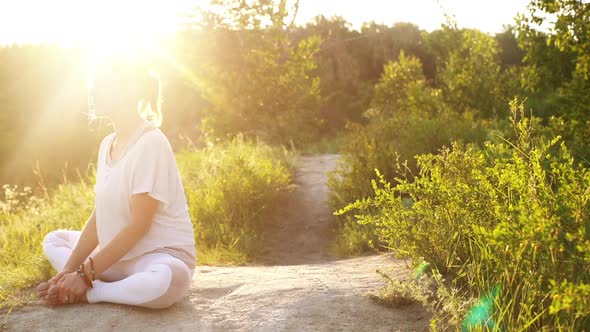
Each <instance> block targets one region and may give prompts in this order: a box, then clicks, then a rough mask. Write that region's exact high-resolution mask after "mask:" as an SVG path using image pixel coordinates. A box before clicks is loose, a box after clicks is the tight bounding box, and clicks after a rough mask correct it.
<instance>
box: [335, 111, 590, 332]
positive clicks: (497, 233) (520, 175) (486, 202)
mask: <svg viewBox="0 0 590 332" xmlns="http://www.w3.org/2000/svg"><path fill="white" fill-rule="evenodd" d="M510 106H511V113H512V123H513V128H514V130H515V133H516V134H515V137H516V138H515V140H514V141H505V140H503V139H502V138H499V139H497V140H495V141H488V142H486V143H485V147H484V148H483V149H479V148H477V147H476V146H474V145H469V146H465V145H463V144H459V143H454V144H453V146H452V148H444V149H442V150H441V151H440V153H438V154H425V155H421V156H419V157H418V158H417V159H418V165H419V168H420V172H419V176H417V177H415V178H414V177H412V178H403V177H401V178H397V179H396V181H397V184H395V185H392V184H391V183H390V182H389V181H387V180H386V179H385V178H384V177H383V176H382V175H381V174H379V172H377V173H378V176H379V183H380V185H378V184H377V182H376V181H374V180H373V182H372V187H373V191H374V197H371V198H366V199H362V200H357V201H355V202H354V203H351V204H349V205H348V206H346V207H345V208H344V209H342V210H340V211H339V212H338V213H339V214H343V213H349V212H352V211H356V213H357V215H356V217H357V218H358V223H360V224H369V225H373V227H375V228H376V232H377V234H378V236H379V239H380V240H381V241H384V242H385V243H387V244H388V245H389V246H390V247H395V248H397V250H398V251H399V253H400V254H405V255H406V256H409V257H411V258H413V259H414V260H415V261H416V262H422V261H423V260H426V261H427V262H429V263H430V264H431V266H433V267H434V268H435V269H436V270H439V271H441V272H442V273H443V274H444V275H446V276H448V277H449V278H450V280H451V285H452V286H453V287H456V288H459V289H462V290H465V293H466V294H467V295H468V296H470V297H485V296H488V297H489V295H486V294H490V292H491V290H492V289H497V290H499V291H498V295H497V296H496V297H494V298H493V301H490V302H491V306H492V310H491V314H492V315H491V321H492V322H493V324H492V326H494V328H497V329H500V330H504V331H516V330H523V329H526V330H534V331H538V330H567V331H571V330H576V331H577V330H583V328H584V327H588V326H589V324H590V310H589V309H588V308H589V306H588V298H589V297H588V295H589V294H590V291H589V289H590V264H589V263H590V223H589V217H590V210H589V208H590V203H589V201H590V190H589V189H588V188H590V172H589V171H588V169H587V168H584V167H582V166H581V165H579V164H576V163H575V162H574V159H573V158H572V156H571V155H570V153H569V151H568V149H567V148H566V146H565V144H563V142H562V143H561V144H559V145H558V142H559V139H560V138H559V137H556V138H553V139H551V140H548V139H546V138H545V137H543V136H540V135H537V134H536V133H535V132H534V131H533V130H532V126H531V121H530V120H529V119H527V118H525V117H524V107H523V105H522V104H520V106H519V105H518V103H517V101H516V100H514V101H513V102H511V105H510ZM406 196H409V197H410V198H411V200H412V202H413V204H411V205H408V204H407V203H406V202H405V201H404V198H403V197H406ZM488 326H490V325H488Z"/></svg>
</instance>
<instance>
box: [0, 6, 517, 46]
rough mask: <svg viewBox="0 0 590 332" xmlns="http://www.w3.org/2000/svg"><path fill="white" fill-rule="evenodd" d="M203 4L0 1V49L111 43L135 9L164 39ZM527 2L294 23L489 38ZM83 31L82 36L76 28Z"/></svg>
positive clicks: (374, 11) (370, 10) (391, 9)
mask: <svg viewBox="0 0 590 332" xmlns="http://www.w3.org/2000/svg"><path fill="white" fill-rule="evenodd" d="M205 2H207V0H167V1H164V0H151V1H150V0H142V1H139V0H19V1H10V0H0V44H11V43H15V42H16V43H19V44H23V43H38V42H50V43H52V42H57V43H61V42H63V41H64V40H77V39H82V38H85V36H86V35H88V34H89V33H92V32H93V31H98V30H99V29H97V27H101V29H102V30H104V29H107V30H109V29H110V30H109V31H108V32H109V35H108V36H110V37H116V36H117V35H119V34H121V33H122V32H123V31H124V32H129V31H127V30H128V29H129V24H128V20H126V19H125V17H128V16H129V15H133V13H134V12H135V10H136V9H137V8H138V7H139V6H141V8H145V7H149V10H148V14H147V15H143V16H144V17H143V21H142V24H144V25H145V26H148V27H153V28H154V29H156V30H158V31H160V32H162V31H166V32H167V33H168V32H169V31H170V30H171V26H173V24H172V23H171V22H170V19H171V17H172V16H174V13H175V11H178V10H181V9H182V8H187V6H190V5H193V4H199V3H201V4H202V3H205ZM528 2H529V0H494V1H491V0H406V1H402V0H300V9H299V13H298V16H297V20H296V23H297V24H305V23H306V22H309V21H310V20H311V19H312V18H313V17H315V16H317V15H324V16H327V17H331V16H335V15H338V16H342V17H343V18H344V19H346V20H347V21H349V22H351V24H352V28H354V29H359V28H360V27H361V25H362V23H363V22H368V21H375V22H377V23H384V24H388V25H391V24H393V23H395V22H412V23H415V24H417V25H418V26H419V27H420V28H421V29H425V30H427V31H432V30H434V29H437V28H439V27H440V25H441V23H443V22H444V21H445V18H444V11H446V12H448V13H451V14H453V15H454V16H455V17H456V19H457V23H458V25H459V27H467V28H477V29H480V30H482V31H484V32H488V33H495V32H500V31H502V25H504V24H510V23H513V22H514V19H513V18H514V16H515V15H516V13H517V12H524V11H525V10H526V5H527V3H528ZM441 6H442V8H441ZM97 8H98V9H97ZM443 9H444V10H443ZM114 12H119V13H120V15H119V18H121V19H120V20H119V21H117V18H115V19H112V18H110V17H109V18H108V19H103V17H106V16H108V15H111V14H113V13H114ZM88 22H92V23H91V24H89V23H88ZM83 26H86V27H87V30H88V31H85V30H84V29H83V28H80V27H83ZM88 26H90V28H88ZM144 28H145V27H144ZM92 29H94V30H92ZM102 30H101V32H102ZM144 31H145V29H144ZM110 37H109V38H110Z"/></svg>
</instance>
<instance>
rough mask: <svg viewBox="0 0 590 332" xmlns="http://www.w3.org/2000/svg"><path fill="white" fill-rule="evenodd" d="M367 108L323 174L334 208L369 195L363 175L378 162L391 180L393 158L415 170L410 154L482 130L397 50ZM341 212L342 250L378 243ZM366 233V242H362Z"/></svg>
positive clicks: (472, 137)
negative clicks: (329, 169) (454, 109)
mask: <svg viewBox="0 0 590 332" xmlns="http://www.w3.org/2000/svg"><path fill="white" fill-rule="evenodd" d="M371 106H372V107H371V109H370V110H368V111H367V112H366V113H365V116H367V117H368V118H369V120H370V122H369V124H368V125H366V126H361V125H359V124H351V125H349V128H350V129H351V134H350V140H349V144H348V145H346V146H345V147H344V149H343V152H344V153H343V158H342V162H341V164H340V165H339V166H338V167H337V169H336V170H335V171H334V172H332V173H331V174H330V175H329V182H328V184H329V186H330V188H331V189H332V191H331V192H332V193H331V197H330V205H331V207H332V208H334V209H335V210H336V209H340V208H342V207H343V206H344V205H346V204H347V203H348V202H350V201H353V200H355V199H357V198H363V197H368V196H370V195H371V193H372V190H371V185H370V182H369V181H367V180H369V179H372V178H374V169H375V168H378V169H379V170H380V171H381V172H382V174H383V176H384V178H385V179H388V180H389V181H393V180H394V176H395V171H396V162H397V161H399V162H401V163H406V167H407V168H408V169H409V170H410V171H411V172H412V173H417V172H418V165H417V164H416V162H415V160H414V156H415V155H419V154H424V153H434V152H436V151H437V150H438V149H439V148H441V147H443V146H446V145H450V143H451V141H453V140H462V141H466V142H481V141H483V140H484V139H485V135H486V130H485V129H484V125H483V124H482V122H481V121H477V120H475V119H473V118H472V117H471V116H470V114H469V113H463V114H458V113H457V112H451V111H450V110H448V109H447V106H446V105H445V104H444V102H443V99H442V96H441V91H440V90H438V89H433V88H430V87H429V86H427V85H426V82H425V79H424V75H423V74H422V64H421V63H420V61H419V60H418V59H416V58H413V57H406V56H405V55H404V54H403V52H402V53H401V54H400V57H399V60H398V61H396V62H390V63H388V64H387V65H386V67H385V70H384V73H383V75H382V77H381V80H380V81H379V83H378V84H377V85H376V87H375V98H374V99H373V101H372V103H371ZM350 222H351V219H350V218H349V217H347V216H343V217H342V218H340V222H339V223H338V225H337V228H338V234H339V235H338V237H337V240H336V246H337V248H338V251H339V252H340V253H342V254H347V253H348V254H352V253H361V252H363V251H366V250H367V249H369V248H370V247H374V245H375V244H378V245H383V244H382V243H378V242H379V241H378V240H377V237H376V236H375V233H374V232H373V230H372V228H371V226H369V225H350ZM363 239H366V240H367V241H368V242H363Z"/></svg>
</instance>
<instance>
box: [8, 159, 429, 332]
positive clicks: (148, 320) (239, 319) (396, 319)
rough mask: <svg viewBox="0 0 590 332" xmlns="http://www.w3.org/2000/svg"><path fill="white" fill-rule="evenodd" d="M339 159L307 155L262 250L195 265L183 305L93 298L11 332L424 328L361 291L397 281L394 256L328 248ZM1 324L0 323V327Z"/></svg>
mask: <svg viewBox="0 0 590 332" xmlns="http://www.w3.org/2000/svg"><path fill="white" fill-rule="evenodd" d="M337 160H338V156H337V155H317V156H304V157H301V158H300V160H299V166H298V170H297V173H296V177H295V182H296V184H297V185H298V187H297V188H296V190H295V191H294V193H293V196H292V199H290V200H289V203H288V204H287V205H288V208H286V209H285V214H284V215H279V216H277V220H276V225H277V226H276V227H275V228H274V229H272V230H271V233H270V234H271V235H272V241H271V245H270V248H269V249H270V250H269V252H268V254H267V255H265V256H264V257H262V258H260V259H259V260H258V261H257V262H256V263H255V264H251V265H249V266H241V267H214V266H197V269H196V270H195V275H194V278H193V286H192V288H191V290H190V291H189V294H188V296H186V297H185V298H184V300H182V301H181V302H179V303H177V304H175V305H174V306H172V307H170V308H168V309H164V310H150V309H144V308H139V307H131V306H123V305H115V304H107V303H98V304H92V305H69V306H64V307H61V308H48V307H45V306H43V305H39V304H32V305H27V306H25V307H22V308H20V309H18V310H16V311H15V312H13V313H12V314H11V315H10V316H9V318H8V321H7V323H6V324H5V325H4V327H3V328H0V329H5V330H9V331H12V330H14V331H80V330H83V331H136V330H141V331H160V330H165V331H227V330H245V331H426V330H428V315H427V314H426V313H425V312H424V311H423V310H422V308H420V307H407V308H403V309H398V310H394V309H390V308H385V307H383V306H380V305H377V304H375V303H374V302H372V301H371V300H370V299H369V298H367V297H366V296H363V294H365V293H366V292H370V291H375V290H378V289H380V288H381V287H382V286H383V285H384V282H383V281H382V279H381V276H379V275H378V274H377V273H375V270H376V269H377V268H380V269H383V270H386V271H389V272H390V274H391V275H394V276H399V277H403V276H405V275H407V273H408V272H409V271H407V270H405V269H404V268H403V264H402V262H400V261H397V260H396V259H394V258H393V257H392V256H391V255H388V254H382V255H373V256H365V257H356V258H350V259H338V258H337V257H334V256H333V255H331V254H330V253H329V250H328V249H327V246H326V244H327V243H328V242H329V240H330V237H331V236H332V234H331V231H330V229H331V228H330V223H331V222H332V221H333V219H332V216H331V214H330V210H329V209H328V207H327V206H326V204H325V203H326V199H327V189H328V188H327V186H326V172H327V171H329V170H330V169H332V168H333V167H334V165H335V163H336V161H337ZM1 325H2V324H1V321H0V326H1Z"/></svg>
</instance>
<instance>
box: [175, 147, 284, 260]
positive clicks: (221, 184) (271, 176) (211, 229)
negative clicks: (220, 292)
mask: <svg viewBox="0 0 590 332" xmlns="http://www.w3.org/2000/svg"><path fill="white" fill-rule="evenodd" d="M292 162H293V155H292V154H291V153H288V152H287V151H285V150H283V149H280V148H273V147H270V146H268V145H265V144H262V143H258V144H256V143H253V142H248V141H244V140H243V139H241V138H239V137H238V138H235V139H234V140H232V141H230V142H227V143H224V144H221V145H210V146H208V147H206V148H204V149H203V150H200V151H198V152H197V153H195V152H194V151H190V150H185V151H183V152H180V153H179V155H178V165H179V169H180V171H181V174H182V176H183V185H184V186H185V188H186V190H185V191H186V195H187V200H188V201H187V204H188V206H189V210H190V213H191V219H192V221H193V223H194V228H195V242H196V243H197V250H198V252H199V253H200V254H198V255H199V257H197V261H198V262H199V263H200V264H215V263H219V262H223V261H228V262H231V263H244V262H246V261H248V260H249V259H251V258H252V257H255V256H257V255H260V254H261V253H262V252H263V249H264V244H265V243H264V241H263V240H264V229H265V226H266V225H268V222H269V221H270V220H272V218H270V217H271V216H272V213H273V211H274V208H276V206H277V203H278V202H279V201H280V199H281V198H282V196H283V194H285V193H287V192H288V191H289V190H290V183H291V173H290V167H291V164H292Z"/></svg>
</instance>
